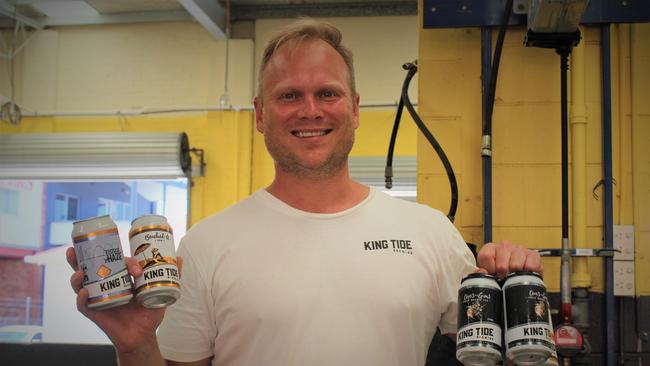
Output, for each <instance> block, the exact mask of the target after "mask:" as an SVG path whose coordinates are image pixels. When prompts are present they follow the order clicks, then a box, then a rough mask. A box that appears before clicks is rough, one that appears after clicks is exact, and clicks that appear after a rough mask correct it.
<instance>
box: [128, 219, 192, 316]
mask: <svg viewBox="0 0 650 366" xmlns="http://www.w3.org/2000/svg"><path fill="white" fill-rule="evenodd" d="M129 243H130V244H131V254H132V255H133V257H134V258H135V259H136V260H137V261H138V263H139V264H140V267H142V271H143V272H142V275H141V276H139V277H136V278H135V293H136V295H135V298H136V300H137V301H138V302H139V303H140V304H142V305H143V306H144V307H147V308H162V307H165V306H169V305H171V304H173V303H174V302H176V300H178V298H179V297H180V296H181V290H180V288H181V283H180V274H179V273H178V266H177V264H176V250H175V248H174V237H173V233H172V228H171V226H169V224H168V223H167V219H166V218H165V217H164V216H160V215H145V216H141V217H138V218H137V219H135V220H133V222H132V223H131V230H130V231H129Z"/></svg>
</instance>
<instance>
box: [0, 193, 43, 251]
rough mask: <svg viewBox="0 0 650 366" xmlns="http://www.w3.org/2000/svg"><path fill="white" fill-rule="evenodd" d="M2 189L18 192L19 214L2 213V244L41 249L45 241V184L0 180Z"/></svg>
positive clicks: (0, 221)
mask: <svg viewBox="0 0 650 366" xmlns="http://www.w3.org/2000/svg"><path fill="white" fill-rule="evenodd" d="M0 188H3V189H7V190H11V191H15V192H18V214H17V215H5V214H2V213H0V244H10V245H11V247H13V248H16V247H19V248H23V249H39V248H40V247H41V244H42V241H43V236H42V234H43V219H44V213H43V183H41V182H37V181H6V180H5V181H3V180H0Z"/></svg>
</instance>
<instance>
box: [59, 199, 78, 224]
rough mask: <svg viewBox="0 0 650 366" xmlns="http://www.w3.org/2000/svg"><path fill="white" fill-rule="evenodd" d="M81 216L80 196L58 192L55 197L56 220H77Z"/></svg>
mask: <svg viewBox="0 0 650 366" xmlns="http://www.w3.org/2000/svg"><path fill="white" fill-rule="evenodd" d="M78 218H79V197H75V196H71V195H68V194H61V193H57V194H56V196H55V198H54V220H55V221H75V220H77V219H78Z"/></svg>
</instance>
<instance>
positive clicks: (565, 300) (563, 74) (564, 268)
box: [558, 48, 571, 322]
mask: <svg viewBox="0 0 650 366" xmlns="http://www.w3.org/2000/svg"><path fill="white" fill-rule="evenodd" d="M570 52H571V49H570V48H561V49H558V53H559V54H560V114H561V116H560V124H561V125H560V130H561V149H562V151H561V160H562V164H561V165H562V166H561V169H562V183H561V184H562V187H561V191H562V258H561V260H562V262H561V266H560V277H561V280H560V296H561V298H562V318H563V320H564V321H567V322H568V321H569V320H570V319H571V282H570V280H569V279H570V275H571V271H570V270H569V268H570V263H571V262H570V259H571V256H570V254H569V152H568V151H569V136H568V135H569V133H568V97H567V89H568V83H567V71H568V69H569V62H568V60H569V53H570Z"/></svg>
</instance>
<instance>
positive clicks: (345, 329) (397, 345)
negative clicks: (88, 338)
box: [158, 189, 475, 366]
mask: <svg viewBox="0 0 650 366" xmlns="http://www.w3.org/2000/svg"><path fill="white" fill-rule="evenodd" d="M178 255H180V256H182V257H183V259H184V266H183V278H182V295H181V298H180V299H179V301H178V302H176V304H174V305H173V306H171V307H170V308H168V309H167V313H166V315H165V318H164V320H163V323H162V325H161V327H160V329H159V332H158V341H159V345H160V350H161V352H162V354H163V357H165V358H166V359H169V360H174V361H184V362H189V361H196V360H200V359H204V358H208V357H212V356H214V358H213V361H212V363H213V365H218V366H234V365H237V366H239V365H252V366H262V365H263V366H273V365H277V366H290V365H301V366H302V365H310V366H318V365H327V366H331V365H355V366H360V365H364V366H365V365H373V366H380V365H391V366H395V365H399V366H409V365H414V366H415V365H424V363H425V360H426V355H427V350H428V346H429V343H430V341H431V338H432V337H433V334H434V332H435V330H436V326H439V327H440V329H441V331H442V333H443V334H445V333H455V331H456V316H457V315H456V314H457V309H456V307H457V304H456V303H457V296H458V293H457V292H458V287H459V285H460V280H461V278H462V277H463V276H464V275H466V274H467V273H469V272H471V271H472V270H473V269H474V268H475V267H474V258H473V256H472V254H471V252H470V250H469V249H468V248H467V246H466V245H465V242H464V241H463V239H462V238H461V236H460V234H459V233H458V231H457V230H456V229H455V228H454V226H453V225H452V224H451V223H450V222H449V220H448V219H447V218H446V217H445V216H444V215H443V214H442V213H440V212H439V211H436V210H434V209H432V208H430V207H428V206H424V205H419V204H413V203H410V202H406V201H403V200H398V199H395V198H392V197H390V196H388V195H386V194H384V193H382V192H379V191H376V190H374V189H371V190H370V194H369V196H368V198H366V199H365V200H364V201H363V202H361V203H359V204H358V205H356V206H355V207H352V208H350V209H348V210H345V211H343V212H339V213H335V214H315V213H309V212H304V211H300V210H297V209H295V208H293V207H291V206H289V205H287V204H285V203H284V202H282V201H280V200H279V199H277V198H275V197H274V196H272V195H271V194H270V193H268V192H267V191H265V190H260V191H257V192H255V193H254V194H253V195H252V196H251V197H249V198H247V199H245V200H243V201H241V202H239V203H237V204H236V205H234V206H232V207H230V208H228V209H226V210H224V211H222V212H221V213H219V214H216V215H214V216H211V217H209V218H207V219H205V220H203V221H202V222H200V223H198V224H197V225H195V226H194V227H193V228H192V229H191V230H189V232H188V233H187V235H186V236H185V237H184V238H183V240H182V242H181V246H180V248H179V251H178Z"/></svg>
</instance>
